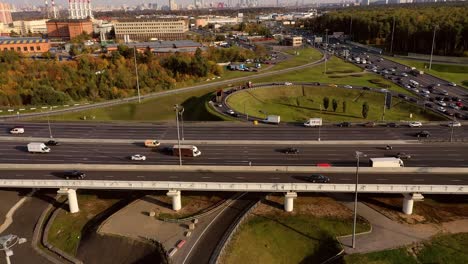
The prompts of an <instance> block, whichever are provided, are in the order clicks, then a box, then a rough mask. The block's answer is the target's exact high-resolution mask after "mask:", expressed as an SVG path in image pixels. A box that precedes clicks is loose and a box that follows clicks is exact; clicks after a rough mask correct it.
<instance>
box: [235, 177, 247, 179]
mask: <svg viewBox="0 0 468 264" xmlns="http://www.w3.org/2000/svg"><path fill="white" fill-rule="evenodd" d="M236 179H245V177H236Z"/></svg>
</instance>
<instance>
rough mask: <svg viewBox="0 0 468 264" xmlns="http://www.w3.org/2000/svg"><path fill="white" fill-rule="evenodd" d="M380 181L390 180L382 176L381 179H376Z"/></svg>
mask: <svg viewBox="0 0 468 264" xmlns="http://www.w3.org/2000/svg"><path fill="white" fill-rule="evenodd" d="M376 180H378V181H388V179H384V178H381V179H376Z"/></svg>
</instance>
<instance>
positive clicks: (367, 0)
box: [361, 0, 370, 6]
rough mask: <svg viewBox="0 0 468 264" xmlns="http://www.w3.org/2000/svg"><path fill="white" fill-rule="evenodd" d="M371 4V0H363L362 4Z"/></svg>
mask: <svg viewBox="0 0 468 264" xmlns="http://www.w3.org/2000/svg"><path fill="white" fill-rule="evenodd" d="M369 4H370V0H362V2H361V5H363V6H368V5H369Z"/></svg>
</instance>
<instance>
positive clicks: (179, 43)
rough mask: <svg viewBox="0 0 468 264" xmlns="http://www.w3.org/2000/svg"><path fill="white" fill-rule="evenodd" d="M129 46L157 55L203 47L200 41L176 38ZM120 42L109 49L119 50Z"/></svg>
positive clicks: (189, 51) (110, 45)
mask: <svg viewBox="0 0 468 264" xmlns="http://www.w3.org/2000/svg"><path fill="white" fill-rule="evenodd" d="M127 45H128V47H130V48H134V47H136V49H137V50H138V51H139V52H144V51H145V50H147V49H150V50H151V51H152V52H153V53H154V54H156V55H164V54H171V53H175V52H181V53H189V54H194V53H195V51H196V50H197V48H203V47H202V45H201V44H200V43H198V42H195V41H192V40H175V41H152V42H139V43H130V44H127ZM117 47H118V44H109V45H107V47H106V48H107V51H108V52H111V51H115V50H117Z"/></svg>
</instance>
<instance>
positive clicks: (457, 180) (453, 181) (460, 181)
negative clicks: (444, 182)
mask: <svg viewBox="0 0 468 264" xmlns="http://www.w3.org/2000/svg"><path fill="white" fill-rule="evenodd" d="M450 181H453V182H461V181H462V180H450Z"/></svg>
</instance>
